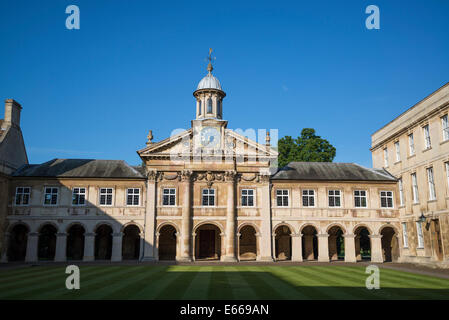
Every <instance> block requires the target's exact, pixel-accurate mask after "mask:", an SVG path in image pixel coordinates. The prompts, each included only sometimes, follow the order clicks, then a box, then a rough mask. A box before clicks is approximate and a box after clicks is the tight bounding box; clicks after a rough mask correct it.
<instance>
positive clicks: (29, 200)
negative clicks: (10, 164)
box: [14, 187, 31, 207]
mask: <svg viewBox="0 0 449 320" xmlns="http://www.w3.org/2000/svg"><path fill="white" fill-rule="evenodd" d="M18 189H28V192H24V191H22V192H21V193H20V199H21V201H20V203H19V204H18V203H17V196H18V195H19V193H18ZM24 195H28V201H27V203H25V204H24V203H23V196H24ZM30 202H31V187H16V193H15V195H14V206H16V207H27V206H29V205H30Z"/></svg>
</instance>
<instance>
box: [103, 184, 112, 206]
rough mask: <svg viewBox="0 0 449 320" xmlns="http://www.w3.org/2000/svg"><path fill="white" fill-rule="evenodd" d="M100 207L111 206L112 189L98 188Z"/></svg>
mask: <svg viewBox="0 0 449 320" xmlns="http://www.w3.org/2000/svg"><path fill="white" fill-rule="evenodd" d="M100 205H101V206H112V188H100Z"/></svg>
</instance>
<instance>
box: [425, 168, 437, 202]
mask: <svg viewBox="0 0 449 320" xmlns="http://www.w3.org/2000/svg"><path fill="white" fill-rule="evenodd" d="M427 182H428V183H429V200H435V199H436V197H437V196H436V193H435V181H434V180H433V168H427Z"/></svg>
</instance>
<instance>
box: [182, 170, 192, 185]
mask: <svg viewBox="0 0 449 320" xmlns="http://www.w3.org/2000/svg"><path fill="white" fill-rule="evenodd" d="M192 177H193V171H192V170H187V169H184V170H182V171H181V181H183V182H191V181H192Z"/></svg>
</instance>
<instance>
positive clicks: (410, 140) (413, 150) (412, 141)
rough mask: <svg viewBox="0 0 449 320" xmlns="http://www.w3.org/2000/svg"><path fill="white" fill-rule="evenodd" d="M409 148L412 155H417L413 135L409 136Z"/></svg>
mask: <svg viewBox="0 0 449 320" xmlns="http://www.w3.org/2000/svg"><path fill="white" fill-rule="evenodd" d="M408 148H409V152H410V155H411V156H413V155H414V154H415V140H414V139H413V133H411V134H409V135H408Z"/></svg>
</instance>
